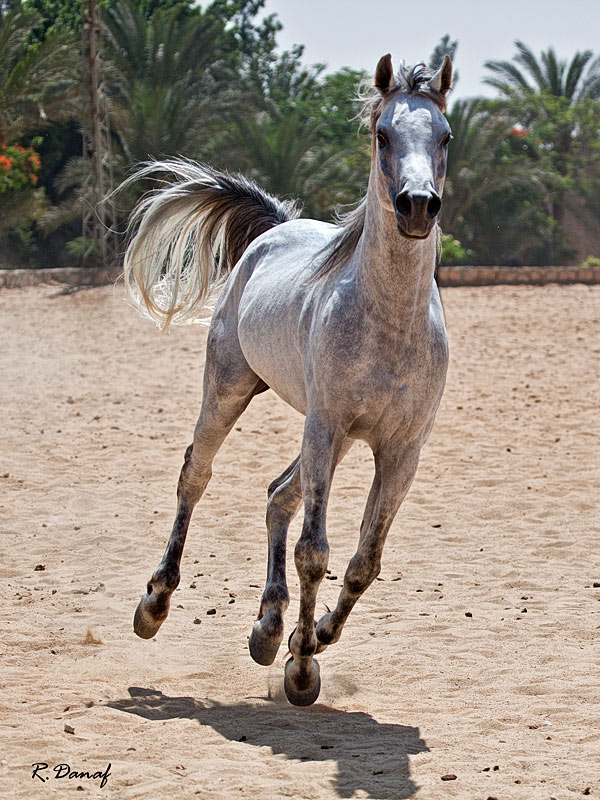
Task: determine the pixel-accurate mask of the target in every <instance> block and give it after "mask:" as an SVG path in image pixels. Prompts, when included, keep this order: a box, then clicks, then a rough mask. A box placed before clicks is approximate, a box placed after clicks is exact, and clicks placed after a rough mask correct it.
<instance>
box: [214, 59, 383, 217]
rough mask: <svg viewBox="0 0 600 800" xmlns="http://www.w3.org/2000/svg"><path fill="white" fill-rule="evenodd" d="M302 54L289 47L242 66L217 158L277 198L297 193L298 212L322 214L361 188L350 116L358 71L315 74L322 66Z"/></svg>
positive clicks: (362, 154)
mask: <svg viewBox="0 0 600 800" xmlns="http://www.w3.org/2000/svg"><path fill="white" fill-rule="evenodd" d="M301 54H302V51H301V48H295V49H293V50H292V51H289V52H285V53H283V54H282V55H281V56H279V57H277V58H272V59H270V60H269V61H268V63H267V62H266V61H265V60H262V61H261V63H260V64H256V63H250V65H248V66H247V70H246V74H245V78H244V80H243V82H242V86H241V96H240V101H243V102H241V103H240V107H239V109H238V110H237V112H234V113H233V115H232V118H233V125H232V127H231V129H230V130H229V132H228V136H227V139H226V143H225V147H224V152H229V153H230V155H229V157H228V158H227V159H225V160H223V159H220V161H221V163H222V164H223V166H227V167H228V168H230V169H236V170H239V171H241V172H244V174H247V175H249V176H251V177H252V178H254V179H255V180H256V181H258V182H259V183H261V184H262V185H263V186H264V187H265V188H266V189H267V190H268V191H270V192H273V193H274V194H277V195H278V196H280V197H287V198H299V199H300V200H301V201H302V203H303V208H304V213H305V215H307V216H313V217H317V218H322V219H327V218H330V217H331V215H332V214H333V212H334V211H335V208H336V207H337V206H339V205H344V204H348V203H353V202H355V201H357V200H358V199H359V198H360V195H361V193H362V192H363V191H364V189H365V187H366V182H367V178H368V169H369V157H368V136H366V134H365V136H364V138H363V137H360V136H359V134H358V132H357V127H356V125H353V123H352V121H351V119H352V117H354V116H356V113H357V111H358V108H357V107H356V106H355V105H354V99H355V95H356V88H357V83H358V82H359V81H360V79H361V78H363V73H362V72H358V71H353V70H348V69H344V70H340V71H338V72H336V73H334V74H332V75H328V76H326V77H325V78H322V77H321V73H322V71H323V66H322V65H319V64H317V65H313V66H312V67H304V66H302V63H301V61H300V58H301Z"/></svg>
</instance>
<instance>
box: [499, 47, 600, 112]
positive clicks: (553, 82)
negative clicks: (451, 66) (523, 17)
mask: <svg viewBox="0 0 600 800" xmlns="http://www.w3.org/2000/svg"><path fill="white" fill-rule="evenodd" d="M515 47H516V48H517V54H516V55H515V56H514V58H513V60H512V61H486V62H485V67H486V68H487V69H489V70H490V71H491V72H492V73H493V75H492V76H490V77H488V78H485V80H484V83H486V84H487V85H488V86H493V87H494V88H495V89H498V90H499V91H500V92H501V93H502V94H504V95H507V96H510V95H511V94H513V93H514V91H515V90H525V91H533V92H540V93H544V92H546V93H548V94H551V95H553V96H554V97H564V98H566V99H567V100H568V101H569V103H570V104H572V103H578V102H580V101H581V100H584V99H586V98H589V99H592V100H596V99H598V98H600V56H599V57H596V58H593V55H594V54H593V53H592V51H591V50H584V52H582V53H579V52H577V53H575V55H574V56H573V58H572V59H571V62H570V63H569V64H568V63H567V61H565V60H559V59H558V58H557V56H556V52H555V51H554V48H553V47H549V48H548V49H547V50H544V51H542V53H541V54H540V59H539V61H538V59H537V58H536V57H535V55H534V53H533V52H532V51H531V50H530V48H529V47H527V45H525V44H523V42H521V41H519V40H517V41H516V42H515ZM586 67H587V69H586ZM527 75H528V76H529V78H530V79H532V80H533V84H532V83H530V81H529V80H528V79H527Z"/></svg>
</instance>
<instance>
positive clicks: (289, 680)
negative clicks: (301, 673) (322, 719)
mask: <svg viewBox="0 0 600 800" xmlns="http://www.w3.org/2000/svg"><path fill="white" fill-rule="evenodd" d="M311 669H312V675H311V676H310V678H309V683H310V685H308V686H307V687H298V686H297V684H296V681H295V680H294V672H296V671H297V668H296V666H295V664H294V659H293V658H290V659H289V660H288V661H287V662H286V665H285V673H284V678H283V688H284V689H285V696H286V697H287V699H288V700H289V701H290V703H291V704H292V705H293V706H312V704H313V703H314V702H315V700H316V699H317V697H318V696H319V692H320V691H321V675H320V672H319V664H318V662H317V661H315V660H314V659H313V660H312V662H311Z"/></svg>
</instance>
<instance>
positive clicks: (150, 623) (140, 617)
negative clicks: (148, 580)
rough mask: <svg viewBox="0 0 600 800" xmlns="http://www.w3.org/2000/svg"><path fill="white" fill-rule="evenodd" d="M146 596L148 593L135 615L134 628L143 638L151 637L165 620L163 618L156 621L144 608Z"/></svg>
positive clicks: (139, 604)
mask: <svg viewBox="0 0 600 800" xmlns="http://www.w3.org/2000/svg"><path fill="white" fill-rule="evenodd" d="M146 597H147V595H144V597H142V599H141V600H140V602H139V603H138V607H137V608H136V610H135V614H134V615H133V630H134V631H135V632H136V633H137V635H138V636H139V637H140V638H141V639H151V638H152V637H153V636H154V634H155V633H156V632H157V631H158V629H159V628H160V626H161V625H162V624H163V622H164V621H165V620H164V619H161V621H160V622H156V621H155V620H153V619H152V617H150V616H149V615H148V612H147V611H146V610H145V609H144V605H145V601H146ZM165 619H166V617H165Z"/></svg>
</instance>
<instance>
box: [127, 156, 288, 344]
mask: <svg viewBox="0 0 600 800" xmlns="http://www.w3.org/2000/svg"><path fill="white" fill-rule="evenodd" d="M165 173H167V174H169V175H171V176H172V178H171V179H170V180H165V179H164V175H165ZM159 176H160V177H161V179H162V182H163V184H164V185H163V186H162V187H161V188H159V189H157V190H155V191H153V192H151V193H149V194H148V195H146V196H145V197H143V198H142V199H141V200H140V202H139V203H138V205H137V206H136V208H135V209H134V210H133V212H132V214H131V217H130V221H129V231H133V230H135V231H136V232H135V235H134V236H133V238H132V239H131V242H130V244H129V246H128V248H127V251H126V253H125V259H124V277H125V285H126V287H127V290H128V294H129V296H130V298H131V299H132V300H133V301H134V303H135V304H136V305H137V307H138V308H139V309H140V310H141V311H142V313H145V314H146V315H149V316H150V317H151V318H152V319H153V320H154V321H155V322H156V323H157V324H158V326H159V327H160V328H161V329H162V330H166V328H168V326H169V325H170V324H171V323H172V322H174V323H178V322H187V321H191V320H194V319H197V318H198V317H199V316H200V314H201V312H202V310H203V309H206V301H207V299H208V296H209V294H210V293H211V292H212V291H213V290H214V289H216V288H217V287H218V286H219V285H221V284H222V283H223V282H224V281H225V279H226V277H227V275H228V274H229V272H230V271H231V270H232V269H233V267H234V266H235V264H236V263H237V262H238V261H239V259H240V258H241V256H242V254H243V253H244V251H245V250H246V248H247V247H248V245H249V244H250V242H252V241H253V240H254V239H256V237H257V236H260V235H261V233H265V231H268V230H269V229H270V228H273V227H275V226H276V225H280V224H281V223H282V222H287V221H288V220H290V219H295V218H296V217H297V216H298V215H299V213H300V211H299V209H298V208H297V206H296V204H295V203H293V202H282V201H280V200H278V199H277V198H276V197H273V196H272V195H270V194H268V193H267V192H265V191H264V190H263V189H261V188H260V187H259V186H257V185H256V184H255V183H254V182H252V181H249V180H246V179H245V178H244V177H242V176H241V175H236V176H235V177H234V176H232V175H230V174H229V173H227V172H222V171H220V170H217V169H215V168H214V167H210V166H208V165H207V164H199V163H197V162H194V161H187V160H183V159H169V160H166V161H152V162H148V163H147V164H145V165H144V166H142V168H141V169H139V170H137V171H136V172H135V174H134V175H132V176H131V177H129V178H128V179H127V180H126V181H125V183H124V184H123V187H125V186H129V185H131V184H132V183H133V182H134V181H137V180H138V179H140V178H157V177H159Z"/></svg>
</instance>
